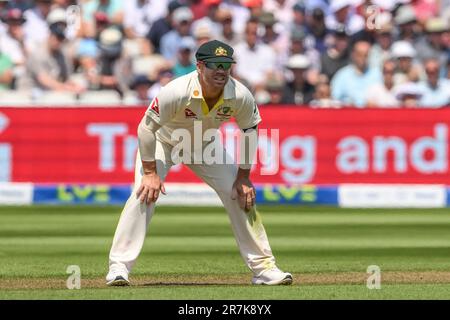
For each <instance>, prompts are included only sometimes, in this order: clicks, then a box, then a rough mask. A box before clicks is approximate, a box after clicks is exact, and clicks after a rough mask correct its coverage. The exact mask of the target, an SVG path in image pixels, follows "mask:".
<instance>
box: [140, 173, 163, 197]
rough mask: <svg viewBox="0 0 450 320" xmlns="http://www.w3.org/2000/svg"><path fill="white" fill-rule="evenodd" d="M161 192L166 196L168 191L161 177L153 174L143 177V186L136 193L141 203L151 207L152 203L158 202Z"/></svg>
mask: <svg viewBox="0 0 450 320" xmlns="http://www.w3.org/2000/svg"><path fill="white" fill-rule="evenodd" d="M160 192H162V194H166V189H165V188H164V184H163V183H162V181H161V179H160V178H159V175H158V174H157V173H156V172H153V173H147V174H144V175H143V176H142V181H141V186H140V187H139V189H138V191H137V192H136V196H137V197H139V198H140V200H141V203H144V202H145V203H147V205H150V203H152V202H156V200H158V197H159V193H160Z"/></svg>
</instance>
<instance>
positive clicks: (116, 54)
mask: <svg viewBox="0 0 450 320" xmlns="http://www.w3.org/2000/svg"><path fill="white" fill-rule="evenodd" d="M122 44H123V34H122V32H120V31H119V30H118V29H117V28H116V27H109V28H107V29H106V30H104V31H102V33H101V34H100V41H99V49H100V52H99V54H100V57H99V62H98V63H99V70H100V72H99V73H100V89H101V90H116V91H117V92H118V93H119V94H120V95H121V96H123V94H124V92H125V91H126V90H127V89H128V86H127V84H128V83H130V82H131V77H132V75H131V62H130V61H129V59H128V58H127V57H125V56H124V55H123V50H122V49H123V46H122Z"/></svg>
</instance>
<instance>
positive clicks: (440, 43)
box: [416, 18, 448, 66]
mask: <svg viewBox="0 0 450 320" xmlns="http://www.w3.org/2000/svg"><path fill="white" fill-rule="evenodd" d="M446 31H448V25H447V23H446V21H445V20H444V19H442V18H432V19H429V20H428V21H427V22H426V24H425V32H426V35H425V37H423V38H422V39H421V40H419V41H418V43H417V45H416V50H417V56H418V58H419V59H420V60H421V61H424V60H426V59H431V58H437V59H439V63H440V64H441V65H442V66H443V65H444V64H445V63H446V61H447V54H446V52H445V44H444V37H443V34H444V32H446Z"/></svg>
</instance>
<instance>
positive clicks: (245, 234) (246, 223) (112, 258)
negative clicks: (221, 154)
mask: <svg viewBox="0 0 450 320" xmlns="http://www.w3.org/2000/svg"><path fill="white" fill-rule="evenodd" d="M170 153H171V146H169V145H167V144H165V143H161V142H160V141H157V144H156V154H155V156H156V157H155V158H156V159H157V160H156V167H157V172H158V175H159V176H160V178H161V179H162V180H163V181H164V180H165V177H166V175H167V173H168V171H169V169H170V167H171V165H172V164H173V163H172V161H171V156H170ZM227 162H228V161H227ZM188 166H189V168H190V169H191V170H192V171H193V172H194V173H195V174H196V175H197V176H198V177H200V178H201V179H202V180H203V181H205V182H206V183H207V184H208V185H209V186H211V187H212V188H213V189H214V190H215V191H216V193H217V194H218V195H219V197H220V199H221V201H222V203H223V205H224V206H225V209H226V211H227V213H228V217H229V219H230V222H231V225H232V229H233V232H234V236H235V239H236V242H237V245H238V247H239V250H240V253H241V256H242V258H243V259H244V261H245V263H246V264H247V266H248V267H249V268H250V270H251V271H252V272H253V273H254V275H256V276H258V275H259V274H260V273H261V272H262V271H264V270H266V269H270V268H272V267H273V266H275V258H274V257H273V255H272V250H271V249H270V245H269V241H268V239H267V235H266V231H265V230H264V227H263V225H262V222H261V218H260V216H259V214H258V213H257V212H256V210H255V209H253V210H251V211H250V212H245V211H244V210H242V209H241V208H240V207H239V203H238V201H237V200H232V199H231V190H232V186H233V183H234V181H235V179H236V175H237V170H238V168H237V165H235V164H212V165H206V164H190V165H188ZM141 178H142V164H141V160H140V155H139V152H138V154H137V157H136V169H135V183H134V188H133V191H132V193H131V195H130V197H129V198H128V201H127V203H126V204H125V207H124V208H123V210H122V214H121V216H120V220H119V224H118V226H117V229H116V233H115V235H114V240H113V244H112V247H111V251H110V255H109V265H110V266H111V265H113V264H122V265H124V266H126V268H127V270H128V272H131V269H132V268H133V266H134V264H135V262H136V259H137V258H138V256H139V253H140V252H141V249H142V246H143V244H144V240H145V236H146V233H147V229H148V225H149V223H150V220H151V218H152V215H153V212H154V208H155V203H151V204H150V205H146V204H145V203H141V202H140V200H139V198H138V197H137V196H136V191H137V190H138V188H139V186H140V184H141ZM168 196H170V195H168Z"/></svg>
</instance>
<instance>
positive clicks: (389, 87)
mask: <svg viewBox="0 0 450 320" xmlns="http://www.w3.org/2000/svg"><path fill="white" fill-rule="evenodd" d="M395 66H396V63H395V61H394V60H386V61H384V63H383V66H382V67H383V69H382V73H383V82H382V83H375V84H373V85H371V86H370V87H369V88H368V89H367V106H368V107H379V108H393V107H398V100H397V98H396V97H395V94H396V92H395V87H394V73H395Z"/></svg>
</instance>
